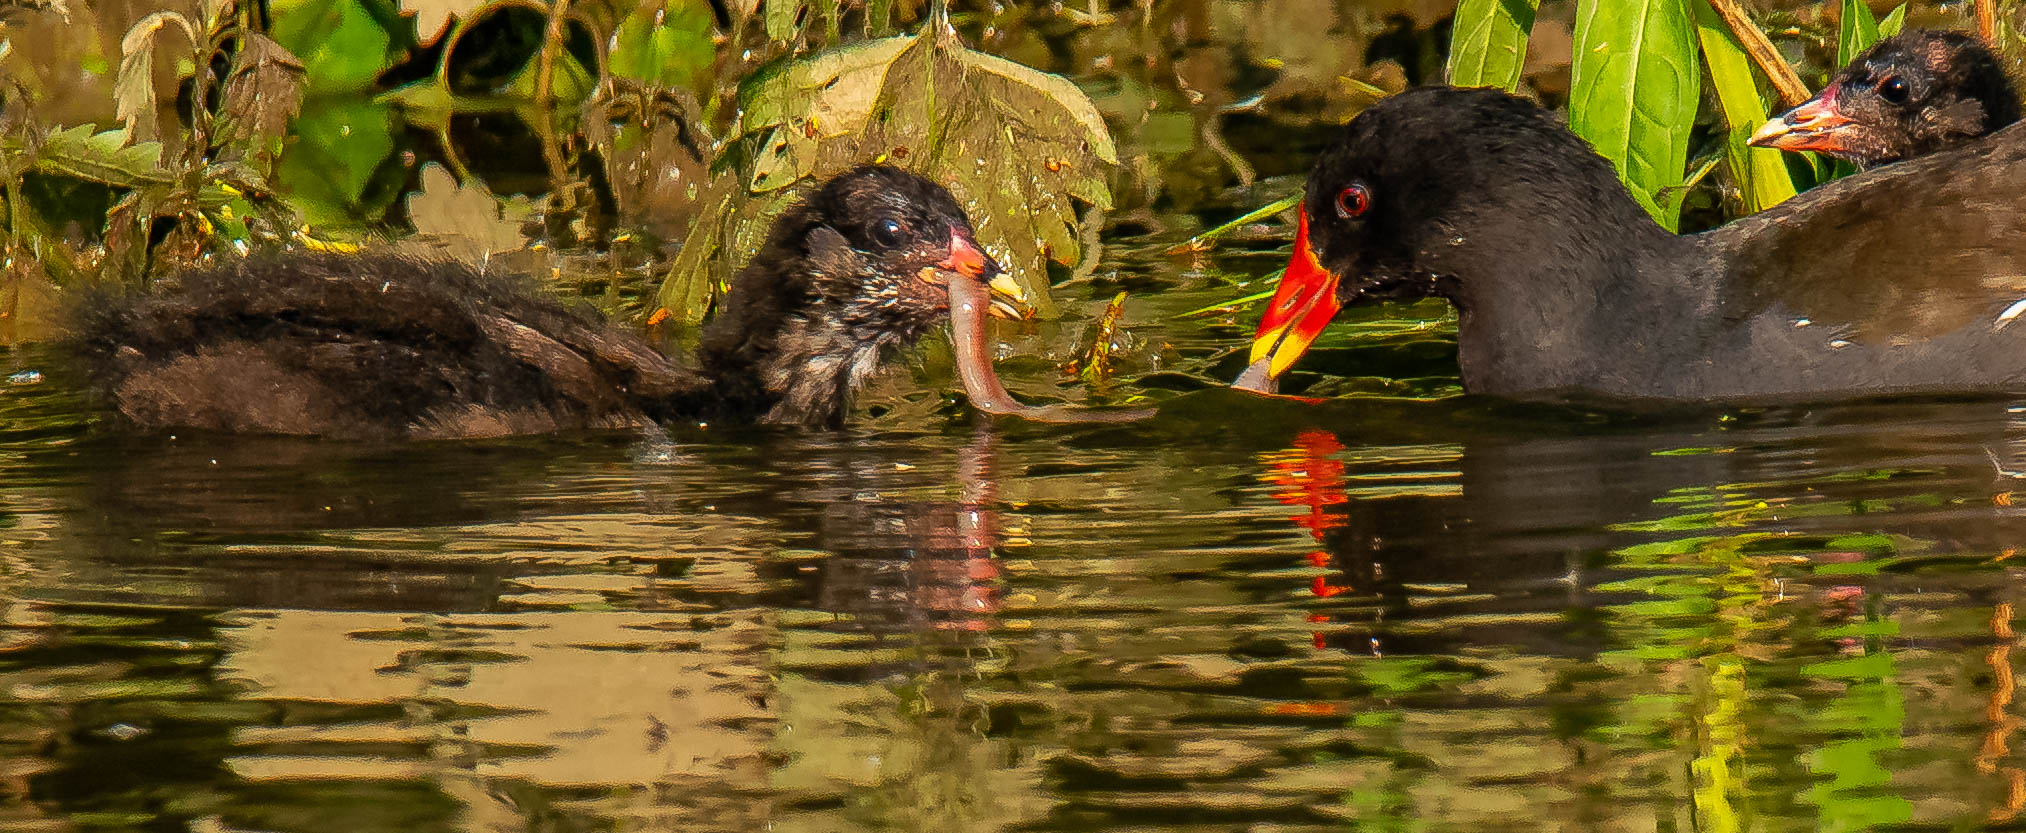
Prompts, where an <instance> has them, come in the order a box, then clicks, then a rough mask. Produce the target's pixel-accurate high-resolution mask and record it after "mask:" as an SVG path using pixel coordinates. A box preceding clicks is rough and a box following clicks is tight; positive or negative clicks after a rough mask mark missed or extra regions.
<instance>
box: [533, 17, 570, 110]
mask: <svg viewBox="0 0 2026 833" xmlns="http://www.w3.org/2000/svg"><path fill="white" fill-rule="evenodd" d="M554 3H555V5H552V6H550V7H549V25H548V28H546V29H544V30H543V31H542V56H541V60H540V62H539V63H537V64H536V65H535V71H536V72H537V73H539V74H538V75H537V76H536V77H535V109H537V110H540V111H542V112H543V113H544V114H547V113H548V112H549V107H550V104H551V103H553V102H554V100H555V96H556V58H557V56H558V55H560V54H561V53H562V51H563V23H564V22H565V21H566V20H568V19H569V16H570V0H554Z"/></svg>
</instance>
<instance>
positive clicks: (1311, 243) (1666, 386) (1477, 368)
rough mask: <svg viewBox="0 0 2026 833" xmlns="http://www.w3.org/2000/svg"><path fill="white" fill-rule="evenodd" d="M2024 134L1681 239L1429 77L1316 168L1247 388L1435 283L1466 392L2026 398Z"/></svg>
mask: <svg viewBox="0 0 2026 833" xmlns="http://www.w3.org/2000/svg"><path fill="white" fill-rule="evenodd" d="M2022 182H2026V129H2022V128H2018V127H2014V128H2011V129H2007V130H2004V131H2000V132H1999V133H1997V134H1995V135H1993V136H1991V137H1990V138H1988V139H1985V140H1983V141H1980V142H1976V143H1973V144H1971V145H1968V146H1965V147H1962V148H1959V149H1956V150H1953V151H1945V152H1941V153H1936V154H1931V155H1928V156H1925V157H1922V158H1919V159H1914V160H1909V161H1906V162H1902V163H1900V164H1897V165H1892V166H1889V167H1885V168H1881V169H1878V170H1875V171H1870V172H1867V173H1864V174H1861V175H1858V176H1854V177H1847V178H1845V179H1842V180H1839V181H1836V182H1833V183H1830V184H1828V185H1825V186H1822V187H1820V188H1817V189H1814V190H1812V191H1810V192H1808V193H1806V194H1802V195H1801V196H1799V197H1797V198H1794V199H1791V200H1788V201H1787V202H1785V203H1783V204H1781V205H1780V206H1777V207H1775V208H1773V209H1771V210H1769V211H1766V212H1763V213H1761V214H1758V215H1756V216H1753V217H1749V218H1746V219H1743V220H1740V221H1737V222H1734V223H1731V224H1729V225H1726V226H1723V227H1721V228H1718V229H1715V230H1712V231H1709V232H1706V233H1703V234H1699V235H1692V236H1675V235H1672V234H1669V233H1668V232H1666V231H1665V230H1663V229H1661V228H1660V227H1659V226H1658V225H1656V224H1655V223H1654V222H1653V221H1652V219H1651V218H1649V217H1648V216H1647V215H1646V214H1645V212H1644V211H1642V210H1641V209H1640V208H1639V206H1638V205H1637V204H1635V203H1634V202H1633V200H1632V198H1631V196H1630V195H1629V194H1627V193H1626V191H1625V189H1624V187H1623V186H1622V185H1621V184H1620V183H1619V182H1618V180H1617V178H1616V176H1615V174H1614V172H1613V171H1612V169H1611V166H1610V164H1609V163H1607V162H1606V161H1605V160H1604V159H1603V158H1601V157H1599V156H1598V155H1597V154H1596V153H1595V152H1593V151H1592V150H1591V149H1590V148H1589V146H1587V145H1586V144H1584V143H1583V141H1582V140H1581V139H1578V138H1577V137H1575V136H1574V135H1572V134H1571V133H1569V132H1568V130H1567V129H1566V128H1564V127H1563V126H1562V125H1561V124H1560V123H1558V122H1557V121H1556V120H1555V119H1553V118H1552V117H1550V116H1549V115H1548V114H1547V113H1545V112H1543V111H1541V110H1540V109H1539V108H1537V107H1535V106H1534V105H1532V104H1530V103H1528V102H1525V101H1522V100H1519V99H1516V98H1513V97H1511V96H1508V95H1505V94H1503V93H1500V92H1497V91H1492V90H1459V89H1451V88H1426V89H1420V90H1413V91H1409V92H1406V93H1402V94H1400V95H1396V96H1393V97H1390V98H1388V99H1386V100H1384V101H1381V102H1380V103H1379V104H1377V105H1375V106H1374V107H1372V108H1371V109H1369V110H1367V111H1366V112H1364V113H1363V114H1360V115H1359V116H1358V117H1357V118H1355V119H1353V120H1352V121H1351V123H1350V125H1349V126H1348V127H1347V128H1346V130H1345V133H1344V135H1343V136H1342V138H1341V139H1340V140H1339V141H1338V142H1336V143H1335V144H1334V145H1333V146H1332V147H1331V148H1330V149H1329V150H1328V151H1326V152H1325V153H1324V154H1323V156H1322V157H1321V158H1319V159H1318V160H1317V162H1316V165H1315V169H1314V171H1313V172H1312V174H1311V175H1310V178H1309V182H1308V192H1307V197H1306V200H1305V201H1304V203H1303V204H1302V231H1301V235H1300V237H1299V239H1298V240H1297V245H1296V249H1297V251H1296V253H1295V257H1294V261H1293V262H1292V263H1291V264H1290V265H1289V268H1288V273H1287V276H1286V277H1285V278H1284V279H1283V280H1282V282H1281V286H1280V289H1279V290H1278V294H1277V295H1276V296H1275V298H1274V300H1273V302H1272V304H1271V305H1270V306H1269V309H1268V311H1267V314H1266V317H1265V319H1264V320H1263V321H1262V322H1261V325H1260V331H1259V334H1258V336H1257V337H1256V338H1255V341H1254V361H1255V367H1254V369H1253V370H1251V371H1248V373H1247V379H1246V381H1247V382H1248V384H1247V386H1249V387H1262V386H1263V385H1261V384H1260V381H1261V377H1265V378H1266V379H1268V380H1270V379H1271V377H1276V376H1278V375H1279V374H1280V373H1281V372H1283V371H1284V370H1285V369H1286V368H1287V366H1288V365H1290V364H1292V362H1293V361H1294V359H1295V358H1296V357H1298V356H1299V355H1300V354H1301V352H1302V351H1303V350H1305V349H1306V348H1307V346H1308V344H1309V342H1310V341H1312V340H1313V339H1314V337H1315V335H1316V334H1317V333H1318V332H1320V331H1321V329H1322V327H1323V326H1324V325H1325V324H1327V323H1328V321H1329V319H1330V318H1331V317H1333V316H1334V314H1335V313H1336V311H1337V310H1338V309H1339V308H1340V306H1341V305H1342V304H1345V303H1354V302H1360V301H1366V300H1372V299H1378V298H1396V297H1416V296H1428V295H1437V296H1442V297H1444V298H1448V299H1449V300H1450V301H1452V302H1453V303H1454V304H1455V306H1456V307H1457V309H1458V311H1459V314H1460V323H1459V325H1458V354H1459V363H1460V365H1461V370H1462V376H1463V384H1464V388H1465V389H1466V390H1468V391H1471V392H1478V393H1497V394H1517V395H1540V394H1545V393H1553V392H1559V391H1587V392H1592V393H1597V394H1605V395H1610V396H1621V397H1659V398H1670V399H1779V398H1796V397H1819V396H1830V395H1842V394H1861V393H1882V392H1895V391H1972V390H1994V389H2002V390H2026V321H2019V320H2016V319H2017V318H2018V317H2019V316H2020V314H2021V312H2022V311H2026V200H2022V199H2021V198H2020V196H2019V195H2020V190H2019V183H2022Z"/></svg>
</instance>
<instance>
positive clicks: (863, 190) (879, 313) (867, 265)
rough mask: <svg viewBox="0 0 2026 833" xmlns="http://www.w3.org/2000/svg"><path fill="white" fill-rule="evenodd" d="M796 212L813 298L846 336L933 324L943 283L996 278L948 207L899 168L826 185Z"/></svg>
mask: <svg viewBox="0 0 2026 833" xmlns="http://www.w3.org/2000/svg"><path fill="white" fill-rule="evenodd" d="M803 210H805V211H806V212H807V213H808V217H809V221H810V222H811V224H812V225H811V227H810V228H809V229H808V230H807V232H806V235H805V237H804V255H805V257H806V258H807V260H808V262H809V263H810V264H811V266H812V267H813V268H812V270H811V279H812V280H811V289H812V290H813V291H814V292H815V293H816V294H817V295H819V296H820V299H819V302H828V303H829V304H833V305H835V306H836V308H837V309H838V310H839V311H840V312H841V313H842V314H843V315H844V317H845V319H846V321H847V322H848V323H850V324H852V325H854V327H869V328H879V327H893V328H898V329H903V330H913V329H919V328H922V327H926V326H929V325H932V324H934V323H936V322H937V321H940V320H941V319H942V318H943V317H944V316H946V315H948V314H949V309H950V296H949V288H948V287H949V282H950V281H953V280H973V281H979V282H983V283H987V284H991V283H993V282H994V281H995V279H998V278H999V277H1000V274H1001V272H1000V269H999V264H998V263H997V262H995V261H993V260H992V258H991V256H989V255H987V254H985V251H984V248H983V247H982V246H980V245H979V244H978V238H977V235H976V233H975V232H974V231H973V230H972V229H971V221H970V219H969V218H968V217H966V216H965V214H964V209H963V206H961V205H958V204H957V200H956V198H955V197H953V196H951V195H950V192H949V191H948V190H946V189H944V188H943V187H942V186H940V185H937V184H935V183H933V182H930V181H928V180H927V179H923V178H922V177H920V176H917V175H915V174H912V173H909V172H907V171H903V170H901V169H899V168H894V167H889V166H884V165H867V166H863V167H859V168H855V169H853V170H850V171H846V172H845V173H842V174H839V175H837V176H835V177H832V178H831V179H830V181H829V182H827V183H825V184H824V185H823V187H822V188H820V189H818V190H817V191H816V192H815V193H813V194H811V195H809V197H808V198H807V200H806V201H805V202H804V203H803ZM840 244H841V245H840ZM839 249H848V251H839ZM998 283H999V285H1000V286H1001V287H1004V286H1007V284H1006V282H1005V281H1003V280H1001V281H999V282H998Z"/></svg>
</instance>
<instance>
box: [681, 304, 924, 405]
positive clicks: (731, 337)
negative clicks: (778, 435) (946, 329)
mask: <svg viewBox="0 0 2026 833" xmlns="http://www.w3.org/2000/svg"><path fill="white" fill-rule="evenodd" d="M734 300H737V299H734ZM925 329H926V325H924V326H923V327H921V328H911V329H899V328H876V327H867V326H865V325H864V322H861V321H859V320H858V317H857V316H856V315H855V314H854V310H853V309H851V308H850V307H849V306H848V305H840V304H836V303H832V302H826V301H812V302H809V303H806V304H802V305H799V306H797V307H795V308H792V309H779V308H772V307H764V306H763V308H761V309H756V310H749V314H747V315H727V316H720V317H719V318H717V319H715V320H713V321H712V322H711V324H710V326H708V327H706V329H705V333H704V338H703V344H702V346H701V347H700V348H699V351H698V361H699V364H700V365H701V366H702V368H703V371H704V373H705V375H707V376H708V377H710V378H711V379H712V380H713V382H714V385H715V392H716V398H717V403H716V406H717V408H718V409H719V410H723V411H730V412H735V413H736V414H738V415H740V416H742V417H744V418H746V419H751V420H755V421H758V422H762V423H767V424H773V425H811V426H838V425H842V424H843V422H844V416H845V414H847V413H849V412H850V409H851V403H852V399H853V397H854V395H855V394H856V393H857V391H858V389H859V388H860V387H861V386H862V385H863V384H864V383H865V380H866V379H867V378H868V377H870V376H871V375H872V373H873V371H875V370H877V369H878V368H879V364H880V357H881V355H882V354H883V353H884V352H886V350H887V349H889V348H891V347H897V346H902V345H904V344H906V343H909V342H912V341H914V340H915V339H916V338H918V337H919V336H920V335H921V333H922V331H923V330H925Z"/></svg>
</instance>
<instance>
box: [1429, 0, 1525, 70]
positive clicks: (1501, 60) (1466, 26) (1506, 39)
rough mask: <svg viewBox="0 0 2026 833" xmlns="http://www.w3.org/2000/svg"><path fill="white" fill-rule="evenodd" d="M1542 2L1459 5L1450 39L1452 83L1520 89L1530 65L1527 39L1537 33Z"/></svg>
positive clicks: (1484, 0)
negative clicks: (1536, 17)
mask: <svg viewBox="0 0 2026 833" xmlns="http://www.w3.org/2000/svg"><path fill="white" fill-rule="evenodd" d="M1539 6H1540V0H1462V2H1460V3H1458V4H1456V18H1455V26H1454V29H1453V30H1452V33H1451V35H1450V38H1449V83H1451V84H1453V85H1455V86H1458V87H1500V88H1503V89H1505V90H1508V91H1510V90H1512V89H1514V88H1515V87H1517V86H1518V85H1519V78H1520V68H1521V67H1522V66H1524V65H1525V64H1526V62H1527V36H1528V35H1529V34H1530V33H1532V32H1533V28H1534V10H1535V9H1536V8H1538V7H1539Z"/></svg>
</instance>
